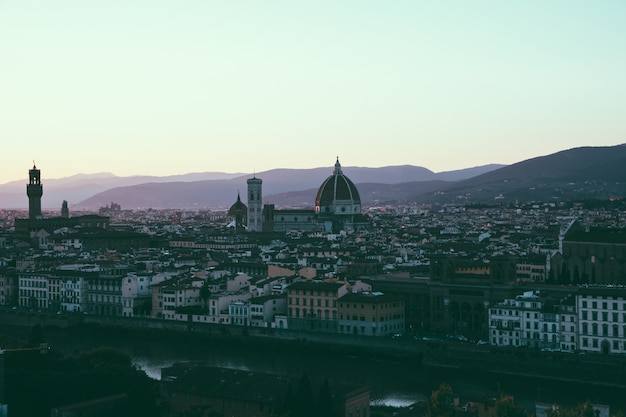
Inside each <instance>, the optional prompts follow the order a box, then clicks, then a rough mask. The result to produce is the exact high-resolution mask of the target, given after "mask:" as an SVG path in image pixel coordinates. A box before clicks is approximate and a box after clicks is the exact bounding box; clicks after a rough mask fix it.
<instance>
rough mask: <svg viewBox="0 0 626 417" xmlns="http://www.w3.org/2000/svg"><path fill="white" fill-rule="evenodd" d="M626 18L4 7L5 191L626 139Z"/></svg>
mask: <svg viewBox="0 0 626 417" xmlns="http://www.w3.org/2000/svg"><path fill="white" fill-rule="evenodd" d="M625 15H626V3H624V2H620V1H607V2H602V3H589V2H569V1H564V0H561V1H558V0H557V1H554V2H550V3H545V2H540V1H530V2H524V3H502V2H495V1H480V0H479V1H476V2H471V3H458V2H451V1H446V0H444V1H440V2H412V1H403V0H398V1H396V2H391V3H378V2H368V1H365V2H363V1H358V2H357V1H346V2H340V3H337V2H330V1H326V0H322V1H319V2H314V3H309V2H290V1H280V0H269V1H267V2H254V1H250V0H243V1H241V2H237V3H229V2H227V3H214V2H202V1H196V0H191V1H189V2H184V3H180V2H174V1H172V0H154V1H150V2H146V1H143V0H130V1H119V0H113V1H109V2H80V1H75V0H58V1H55V2H49V1H44V0H20V1H17V0H9V1H4V2H1V3H0V54H2V57H3V63H2V65H0V94H1V96H2V100H0V125H1V126H2V130H1V132H0V136H1V137H2V143H3V145H4V147H5V148H4V151H3V152H1V153H0V166H2V170H1V171H0V184H3V183H7V182H12V181H17V180H22V179H24V178H25V177H26V175H27V172H28V169H29V168H31V167H32V164H33V161H34V162H35V163H36V164H37V166H38V167H39V168H40V169H42V172H43V173H45V174H44V178H50V179H51V178H63V177H67V176H70V175H73V174H75V173H97V172H111V173H114V174H115V175H118V176H135V175H151V176H168V175H181V174H185V173H191V172H225V173H236V172H243V173H253V172H262V171H267V170H270V169H278V168H293V169H307V168H318V167H325V166H328V167H332V165H333V164H334V161H335V158H336V157H337V156H339V159H340V161H341V163H342V165H344V166H360V167H372V168H377V167H383V166H398V165H414V166H421V167H425V168H428V169H430V170H432V171H433V172H444V171H453V170H457V169H465V168H467V167H475V166H482V165H487V164H503V165H510V164H513V163H516V162H519V161H522V160H526V159H529V158H534V157H537V156H544V155H549V154H552V153H555V152H559V151H562V150H566V149H571V148H575V147H580V146H612V145H617V144H621V143H624V142H626V124H625V123H624V121H623V114H624V111H625V110H626V108H625V107H626V106H625V105H624V100H623V97H624V95H626V78H625V77H623V74H624V73H626V54H624V53H623V52H622V51H624V50H626V26H624V25H623V16H625Z"/></svg>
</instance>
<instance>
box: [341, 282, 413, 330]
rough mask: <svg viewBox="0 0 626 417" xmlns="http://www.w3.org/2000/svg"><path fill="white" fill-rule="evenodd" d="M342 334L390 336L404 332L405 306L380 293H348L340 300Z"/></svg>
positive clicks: (401, 302)
mask: <svg viewBox="0 0 626 417" xmlns="http://www.w3.org/2000/svg"><path fill="white" fill-rule="evenodd" d="M338 312H339V323H338V324H339V328H338V332H339V333H345V334H354V335H363V336H388V335H392V334H395V333H402V332H404V326H405V322H404V302H403V301H402V300H400V299H399V298H396V297H391V296H386V295H384V294H383V293H380V292H358V293H349V294H346V295H344V296H343V297H341V298H340V299H339V309H338Z"/></svg>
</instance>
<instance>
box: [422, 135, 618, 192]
mask: <svg viewBox="0 0 626 417" xmlns="http://www.w3.org/2000/svg"><path fill="white" fill-rule="evenodd" d="M612 197H617V198H619V197H626V145H625V144H623V145H617V146H606V147H581V148H574V149H569V150H565V151H561V152H557V153H554V154H551V155H547V156H541V157H537V158H532V159H528V160H525V161H522V162H518V163H516V164H513V165H509V166H505V167H502V168H499V169H497V170H493V171H490V172H487V173H484V174H481V175H478V176H475V177H472V178H468V179H465V180H462V181H458V182H455V183H452V184H447V185H446V186H444V187H442V188H441V189H440V190H435V191H433V192H430V193H427V194H425V195H421V196H420V197H419V198H418V199H417V200H419V201H423V202H426V201H429V202H438V203H449V202H453V201H454V202H459V201H468V202H483V203H489V202H491V203H493V202H498V203H510V202H515V201H524V202H527V201H564V200H579V199H595V198H597V199H607V198H612Z"/></svg>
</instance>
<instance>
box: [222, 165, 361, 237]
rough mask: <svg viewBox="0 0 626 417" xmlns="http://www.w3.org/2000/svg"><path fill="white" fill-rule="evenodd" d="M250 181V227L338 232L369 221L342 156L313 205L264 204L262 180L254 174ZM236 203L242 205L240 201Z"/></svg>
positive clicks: (354, 228) (284, 230) (250, 229)
mask: <svg viewBox="0 0 626 417" xmlns="http://www.w3.org/2000/svg"><path fill="white" fill-rule="evenodd" d="M247 183H248V193H247V194H248V205H247V209H248V212H247V220H248V224H247V227H246V229H247V230H248V231H263V232H287V231H290V230H294V231H301V232H323V233H338V232H340V231H342V230H346V231H347V230H356V229H359V228H362V227H364V226H365V224H366V218H365V216H363V214H362V213H361V197H360V195H359V191H358V189H357V188H356V186H355V185H354V183H353V182H352V181H351V180H350V179H349V178H348V177H347V176H346V175H345V174H344V173H343V170H342V169H341V164H340V163H339V158H337V161H336V162H335V166H334V169H333V172H332V174H331V175H330V176H328V177H327V178H326V179H325V180H324V181H323V182H322V184H321V185H320V187H319V189H318V191H317V194H316V197H315V208H314V209H308V210H307V209H277V208H276V207H275V205H274V204H264V205H263V206H262V208H261V201H262V198H263V195H262V189H261V184H262V180H261V179H259V178H256V176H255V177H254V178H251V179H249V180H248V182H247ZM235 205H239V206H240V203H239V204H238V203H235ZM233 207H234V205H233ZM231 209H232V208H231Z"/></svg>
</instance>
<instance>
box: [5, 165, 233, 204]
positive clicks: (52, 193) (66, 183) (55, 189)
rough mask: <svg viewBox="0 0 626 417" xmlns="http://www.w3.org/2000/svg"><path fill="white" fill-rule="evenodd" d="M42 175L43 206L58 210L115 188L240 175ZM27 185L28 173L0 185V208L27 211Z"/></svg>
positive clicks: (220, 173)
mask: <svg viewBox="0 0 626 417" xmlns="http://www.w3.org/2000/svg"><path fill="white" fill-rule="evenodd" d="M41 174H42V184H43V197H42V205H43V207H45V208H55V207H58V208H59V209H60V208H61V204H62V202H63V200H67V201H68V202H69V203H70V205H73V204H76V203H79V202H80V201H82V200H85V199H88V198H90V197H92V196H94V195H96V194H98V193H101V192H103V191H106V190H109V189H112V188H116V187H125V186H132V185H137V184H145V183H161V182H176V181H199V180H221V179H231V178H236V177H239V176H241V175H243V174H242V173H236V174H227V173H224V172H203V173H190V174H184V175H172V176H165V177H156V176H147V175H143V176H130V177H118V176H116V175H113V174H111V173H109V172H100V173H95V174H76V175H72V176H70V177H65V178H59V179H54V178H52V179H47V178H46V176H45V169H42V173H41ZM27 183H28V171H27V170H25V175H24V180H23V181H12V182H8V183H5V184H0V208H27V207H28V197H26V184H27ZM109 203H110V202H109ZM107 204H108V203H107Z"/></svg>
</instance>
